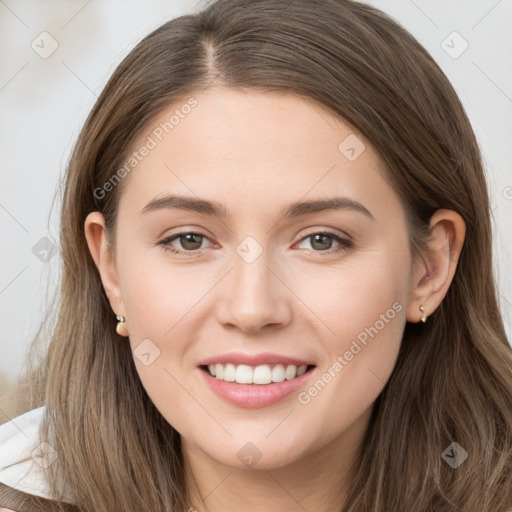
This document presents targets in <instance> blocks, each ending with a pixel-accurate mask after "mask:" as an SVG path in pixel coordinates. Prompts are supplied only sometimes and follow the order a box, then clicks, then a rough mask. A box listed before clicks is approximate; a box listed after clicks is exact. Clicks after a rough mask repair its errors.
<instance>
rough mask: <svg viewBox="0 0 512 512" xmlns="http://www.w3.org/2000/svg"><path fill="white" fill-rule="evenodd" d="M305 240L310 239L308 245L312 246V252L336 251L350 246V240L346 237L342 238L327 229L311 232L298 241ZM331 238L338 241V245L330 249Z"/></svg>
mask: <svg viewBox="0 0 512 512" xmlns="http://www.w3.org/2000/svg"><path fill="white" fill-rule="evenodd" d="M305 240H311V242H310V245H311V247H312V250H313V251H314V252H329V253H333V252H334V253H337V252H341V251H344V250H347V249H349V248H350V247H352V245H353V244H352V242H351V241H350V240H349V239H347V238H343V237H341V236H339V235H337V234H335V233H331V232H329V231H321V232H318V233H311V234H309V235H307V236H305V237H304V238H302V240H301V241H300V242H299V243H301V242H303V241H305ZM332 240H335V241H336V242H338V244H339V245H338V247H335V248H334V249H332Z"/></svg>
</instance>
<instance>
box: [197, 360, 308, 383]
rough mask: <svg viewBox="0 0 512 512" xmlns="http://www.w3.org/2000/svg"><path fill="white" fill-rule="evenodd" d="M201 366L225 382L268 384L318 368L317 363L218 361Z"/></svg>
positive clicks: (289, 378)
mask: <svg viewBox="0 0 512 512" xmlns="http://www.w3.org/2000/svg"><path fill="white" fill-rule="evenodd" d="M199 368H200V369H201V370H203V371H204V372H206V373H207V374H208V375H210V376H211V377H214V378H215V379H217V380H221V381H224V382H231V383H235V384H245V385H247V384H249V385H251V384H252V385H257V386H266V385H269V384H276V383H280V382H285V381H292V380H295V379H298V378H299V377H302V375H304V374H306V373H308V372H311V371H312V370H313V369H314V368H316V365H314V364H308V365H306V364H304V365H295V364H281V363H277V364H262V365H258V366H251V365H248V364H238V365H235V364H233V363H226V364H222V363H217V364H210V365H201V366H200V367H199Z"/></svg>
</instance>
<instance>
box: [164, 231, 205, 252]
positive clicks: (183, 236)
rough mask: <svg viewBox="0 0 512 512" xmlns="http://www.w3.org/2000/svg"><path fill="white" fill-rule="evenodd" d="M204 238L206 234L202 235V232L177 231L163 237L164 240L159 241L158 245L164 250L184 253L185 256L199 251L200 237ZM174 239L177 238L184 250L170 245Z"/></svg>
mask: <svg viewBox="0 0 512 512" xmlns="http://www.w3.org/2000/svg"><path fill="white" fill-rule="evenodd" d="M204 238H207V236H206V235H203V234H202V233H195V232H190V231H184V232H182V233H177V234H175V235H172V236H170V237H167V238H165V239H164V240H162V241H161V242H159V245H162V246H163V248H164V249H165V250H166V251H170V252H172V253H174V254H180V255H181V254H182V255H185V254H186V255H187V256H193V255H195V254H197V253H198V252H200V249H201V245H202V239H204ZM175 240H178V241H179V242H180V244H181V246H182V247H183V249H184V250H181V249H176V248H174V247H172V246H171V245H170V244H171V243H172V242H174V241H175Z"/></svg>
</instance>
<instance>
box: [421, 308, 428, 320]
mask: <svg viewBox="0 0 512 512" xmlns="http://www.w3.org/2000/svg"><path fill="white" fill-rule="evenodd" d="M420 311H421V312H422V313H423V316H422V317H421V321H422V322H423V323H425V322H426V321H427V315H426V314H425V307H424V306H422V305H420Z"/></svg>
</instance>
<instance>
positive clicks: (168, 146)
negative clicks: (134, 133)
mask: <svg viewBox="0 0 512 512" xmlns="http://www.w3.org/2000/svg"><path fill="white" fill-rule="evenodd" d="M185 104H187V103H186V101H184V102H183V104H180V105H174V106H173V107H172V108H169V109H168V110H167V111H166V112H165V113H163V114H162V115H161V116H160V117H159V118H158V119H157V120H155V122H154V123H152V124H151V126H150V127H149V128H148V130H147V132H146V133H144V134H143V136H142V137H140V140H139V141H138V143H137V144H136V145H135V147H134V148H133V150H134V151H138V155H139V156H138V157H137V158H138V160H137V164H136V166H135V167H134V169H133V170H132V171H131V172H130V174H129V175H128V176H127V177H125V178H124V179H125V180H127V181H126V183H124V185H126V187H125V189H124V190H123V192H122V195H121V197H120V203H119V217H118V225H117V228H116V235H115V245H116V253H115V260H114V262H113V265H114V267H113V268H114V271H115V274H116V276H117V279H118V291H119V296H120V297H121V299H120V300H119V301H118V302H117V303H115V304H114V307H113V309H114V310H115V312H116V313H117V314H123V315H124V316H125V317H126V324H125V325H126V327H127V330H128V331H129V343H130V345H131V348H132V350H133V351H134V360H135V365H136V368H137V371H138V374H139V376H140V379H141V381H142V384H143V386H144V388H145V389H146V391H147V393H148V395H149V397H150V398H151V400H152V401H153V402H154V404H155V406H156V407H157V408H158V410H159V411H160V413H161V414H162V415H163V416H164V417H165V419H166V420H167V421H168V422H169V423H170V424H172V425H173V426H174V427H175V428H176V429H177V430H178V431H179V432H180V434H181V435H182V439H183V442H184V444H185V446H186V447H189V450H190V451H193V450H195V451H196V452H198V453H199V452H200V453H202V454H203V456H204V455H205V454H206V456H209V457H211V458H212V459H213V460H215V461H217V462H220V463H223V464H226V465H229V466H232V467H251V466H252V465H253V464H255V463H257V466H258V467H260V468H272V467H276V468H277V467H281V466H284V465H286V464H289V463H292V462H294V461H296V460H298V459H300V458H301V457H306V456H309V455H313V454H315V453H317V452H319V451H320V450H326V449H329V450H331V449H332V448H333V447H334V446H344V445H345V446H349V445H353V442H354V440H357V439H361V436H362V435H363V433H364V431H365V429H366V427H367V426H368V421H369V417H370V413H371V407H372V405H373V403H374V401H375V399H376V398H377V396H378V395H379V393H380V392H381V391H382V389H383V387H384V385H385V383H386V381H387V380H388V378H389V376H390V374H391V372H392V369H393V367H394V364H395V361H396V358H397V354H398V350H399V346H400V342H401V337H402V333H403V329H404V325H405V321H406V307H407V303H408V300H409V293H410V289H411V269H412V259H411V253H410V250H409V241H408V234H407V229H406V220H405V214H404V211H403V209H402V206H401V203H400V201H399V198H398V196H397V195H396V194H395V192H394V191H393V190H392V188H391V186H390V184H389V183H388V182H387V181H386V179H385V177H384V174H383V172H382V167H381V163H380V162H379V158H378V156H377V154H376V152H375V151H374V149H373V148H372V146H371V145H370V144H369V143H368V141H366V140H364V139H363V138H362V136H360V135H359V134H357V133H356V132H355V130H354V129H353V128H351V127H350V126H349V125H348V124H346V123H344V122H342V121H341V120H336V119H335V118H334V117H333V116H331V115H330V114H329V113H328V112H327V111H326V110H325V109H323V108H321V107H320V106H318V105H316V104H314V103H312V102H310V101H307V100H305V99H302V98H299V97H298V96H294V95H279V94H273V93H264V94H261V93H255V92H241V91H235V90H226V89H210V90H208V91H206V92H203V93H200V94H197V95H195V96H194V100H191V101H189V103H188V105H193V106H192V107H190V108H188V107H183V105H185ZM176 110H177V111H178V112H176ZM172 115H174V116H175V117H174V118H173V120H172V121H171V122H169V119H170V118H171V116H172ZM166 122H167V123H168V124H167V125H165V123H166ZM161 123H162V124H161ZM148 137H149V138H148ZM363 144H364V145H363ZM143 145H146V148H148V149H147V150H141V147H142V146H143ZM143 154H144V155H145V156H144V155H143ZM107 188H108V187H107ZM107 193H111V192H107ZM171 196H172V197H173V198H174V199H172V200H171V199H170V198H171ZM180 198H181V199H180ZM324 201H337V203H336V204H337V206H335V207H334V206H333V205H331V207H329V208H327V207H322V202H324ZM209 203H212V204H214V207H215V208H218V209H219V210H221V211H222V214H221V212H220V211H217V210H215V211H214V207H213V206H211V205H210V204H209ZM309 203H311V205H310V206H307V204H309ZM292 205H294V206H292ZM301 205H302V206H301ZM324 206H325V205H324ZM190 233H196V235H191V234H190ZM187 234H188V236H187ZM180 235H181V236H180ZM174 250H175V251H181V252H180V253H173V252H172V251H174ZM116 286H117V284H116ZM127 342H128V341H127ZM214 362H217V363H219V364H218V365H217V366H216V367H212V369H216V372H217V377H220V375H219V374H220V373H221V372H222V373H224V376H225V377H226V379H228V381H225V380H223V379H222V380H221V379H219V378H216V377H213V376H211V375H210V374H209V373H208V371H207V366H205V365H207V364H208V363H212V364H213V363H214ZM294 362H295V363H297V364H296V365H295V366H297V367H303V366H304V365H307V369H308V371H307V372H306V373H302V372H303V370H304V368H301V369H299V374H301V375H300V378H298V377H295V378H293V377H294V376H295V375H296V373H295V372H294V367H293V366H292V363H294ZM227 363H230V365H229V366H226V365H227ZM242 363H243V364H242ZM280 364H282V367H281V366H280ZM231 365H234V366H231ZM313 365H314V366H313ZM288 366H289V368H287V367H288ZM256 367H258V369H257V370H256V371H255V370H254V369H255V368H256ZM233 378H235V379H238V380H240V381H241V382H253V379H256V381H257V382H268V380H269V379H272V378H274V380H276V381H282V382H275V383H270V384H269V383H265V384H262V383H238V382H236V381H235V382H229V380H232V379H233ZM260 379H261V380H260ZM283 379H284V380H283Z"/></svg>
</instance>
